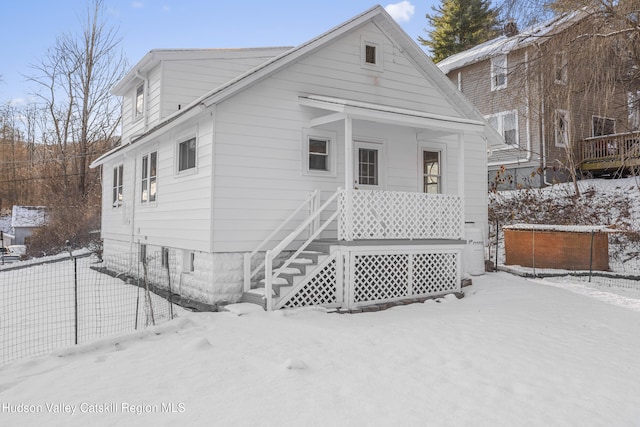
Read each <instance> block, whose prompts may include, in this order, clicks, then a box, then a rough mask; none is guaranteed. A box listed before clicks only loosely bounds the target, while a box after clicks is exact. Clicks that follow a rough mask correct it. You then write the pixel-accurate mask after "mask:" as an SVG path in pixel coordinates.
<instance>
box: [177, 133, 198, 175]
mask: <svg viewBox="0 0 640 427" xmlns="http://www.w3.org/2000/svg"><path fill="white" fill-rule="evenodd" d="M196 148H197V144H196V138H195V136H194V137H193V138H189V139H187V140H186V141H182V142H181V143H179V144H178V172H182V171H186V170H189V169H194V168H195V167H196Z"/></svg>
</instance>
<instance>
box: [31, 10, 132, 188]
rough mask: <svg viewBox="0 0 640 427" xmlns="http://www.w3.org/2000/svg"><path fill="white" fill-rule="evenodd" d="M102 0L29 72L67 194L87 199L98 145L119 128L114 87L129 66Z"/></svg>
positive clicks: (45, 135)
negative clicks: (77, 29) (105, 16)
mask: <svg viewBox="0 0 640 427" xmlns="http://www.w3.org/2000/svg"><path fill="white" fill-rule="evenodd" d="M103 11H104V7H103V1H102V0H92V2H91V3H90V4H89V5H88V7H87V11H86V15H85V16H84V18H83V19H81V24H82V32H81V33H80V34H77V35H76V34H63V35H61V36H59V37H58V38H57V40H56V43H55V45H54V46H52V47H51V48H50V49H49V51H48V52H47V54H46V55H45V56H44V58H43V59H42V60H41V61H40V62H39V63H38V64H35V65H33V66H32V68H33V69H34V70H35V71H36V73H37V74H35V75H32V76H28V78H29V79H30V80H31V81H32V82H33V83H35V84H36V86H37V87H38V88H39V89H40V90H39V91H37V92H36V93H35V95H36V96H37V98H38V100H39V104H40V105H41V107H42V109H43V110H42V111H43V112H44V114H45V118H46V119H45V120H46V122H45V123H44V127H45V131H44V132H42V139H43V140H42V142H43V143H45V144H47V145H48V146H50V147H51V149H52V150H51V151H52V154H53V155H54V157H55V159H56V161H57V164H58V168H59V173H60V175H61V176H62V177H63V180H62V185H63V187H64V190H65V193H67V194H69V195H75V196H78V197H79V199H81V200H84V199H86V197H87V196H88V194H89V193H90V191H91V190H92V188H91V187H92V185H93V184H94V182H93V181H92V179H91V178H90V177H89V173H90V172H89V164H90V161H91V160H92V159H93V158H95V157H96V156H97V155H98V154H100V153H99V152H97V151H96V148H97V147H98V146H100V145H102V143H103V142H104V141H109V140H111V139H112V138H113V137H114V135H115V133H116V132H117V131H118V129H119V124H120V105H119V103H118V100H117V99H116V98H115V97H112V96H111V95H110V93H109V90H110V89H111V87H113V85H115V83H116V82H117V81H118V80H120V79H121V78H122V76H123V75H124V73H125V71H126V67H127V64H126V60H125V57H124V55H123V53H122V51H121V49H120V48H119V44H120V40H119V39H118V37H117V31H116V29H114V28H112V27H108V26H107V25H106V22H105V21H104V20H103V18H102V14H103Z"/></svg>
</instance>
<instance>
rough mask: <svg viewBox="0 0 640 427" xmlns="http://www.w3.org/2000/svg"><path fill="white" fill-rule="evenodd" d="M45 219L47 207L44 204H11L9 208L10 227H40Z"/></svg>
mask: <svg viewBox="0 0 640 427" xmlns="http://www.w3.org/2000/svg"><path fill="white" fill-rule="evenodd" d="M46 219H47V208H46V207H44V206H13V209H12V210H11V227H12V228H16V227H42V226H43V225H44V224H45V222H46Z"/></svg>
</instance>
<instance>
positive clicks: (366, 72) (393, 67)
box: [92, 6, 502, 310]
mask: <svg viewBox="0 0 640 427" xmlns="http://www.w3.org/2000/svg"><path fill="white" fill-rule="evenodd" d="M113 93H114V94H116V95H118V96H121V97H122V100H123V110H122V115H123V129H122V142H121V145H119V146H117V147H115V148H114V149H112V150H111V151H109V152H108V153H106V154H104V155H103V156H101V157H100V158H98V159H97V160H95V161H94V162H93V164H92V166H93V167H101V168H102V173H103V182H104V183H105V185H104V189H103V195H102V197H103V207H102V238H103V241H104V255H105V260H108V259H109V255H110V254H117V253H132V254H136V253H141V254H143V255H148V254H149V253H151V252H153V251H159V250H162V251H163V252H170V253H171V254H173V255H174V257H173V258H174V259H175V263H172V265H171V269H172V270H175V272H176V277H178V279H177V280H174V283H173V292H175V293H179V294H180V295H182V296H184V297H188V298H192V299H194V300H198V301H202V302H206V303H209V304H214V305H223V304H226V303H232V302H238V301H248V302H255V303H258V304H261V305H263V306H264V307H265V308H266V309H268V310H271V309H278V308H283V307H299V306H309V305H320V306H325V307H346V308H354V307H359V306H363V305H367V304H372V303H379V302H385V301H396V300H402V299H405V298H412V297H416V296H418V297H419V296H428V295H442V294H446V293H451V292H456V291H458V290H460V283H461V279H462V276H463V274H464V271H463V270H464V267H463V264H464V263H465V261H466V260H465V259H464V255H463V253H464V249H465V244H466V240H465V238H466V237H468V236H469V235H471V234H473V235H475V236H479V237H476V239H480V240H481V239H482V238H483V237H482V236H483V235H484V234H485V233H486V230H485V228H486V223H487V194H486V182H485V179H486V174H487V169H486V158H487V151H488V150H489V149H492V148H495V147H500V146H501V145H502V141H501V138H500V135H499V134H498V133H497V132H496V131H495V130H494V129H493V128H492V127H491V126H490V125H489V124H488V123H487V122H486V120H485V119H484V118H483V117H482V115H481V114H480V113H479V112H478V111H477V110H476V109H475V107H473V105H472V104H471V103H470V102H468V101H467V100H466V99H465V98H464V97H463V96H462V95H461V94H460V92H458V91H457V90H456V88H455V86H454V85H452V84H451V82H450V81H449V80H448V79H447V78H446V76H444V74H442V73H441V72H440V70H438V68H437V67H436V66H435V65H434V64H433V63H432V62H431V61H430V59H429V58H428V57H427V55H426V54H425V53H424V52H423V51H422V50H421V48H420V47H419V46H417V45H416V43H415V42H413V41H412V40H411V38H410V37H409V36H408V35H407V34H406V33H404V32H403V30H402V29H401V28H400V27H399V25H398V24H397V23H396V22H395V21H394V20H393V19H392V18H391V17H390V16H389V15H388V14H387V12H386V11H385V10H384V9H383V8H382V7H380V6H376V7H373V8H372V9H369V10H367V11H365V12H363V13H362V14H359V15H357V16H355V17H353V18H352V19H350V20H348V21H347V22H345V23H343V24H340V25H338V26H337V27H335V28H333V29H331V30H329V31H327V32H326V33H324V34H321V35H320V36H318V37H316V38H314V39H312V40H310V41H308V42H306V43H304V44H302V45H300V46H297V47H293V48H280V47H277V48H256V49H210V50H205V49H203V50H200V49H196V50H189V49H185V50H152V51H150V52H149V53H148V54H147V55H146V56H145V57H144V58H142V60H141V61H140V62H138V64H136V65H135V67H134V68H133V69H132V70H131V71H130V72H129V73H128V74H127V75H126V76H125V77H124V78H123V79H122V81H120V82H119V83H118V84H117V85H116V87H115V88H114V89H113ZM131 262H132V263H138V262H140V257H138V256H135V255H132V257H131Z"/></svg>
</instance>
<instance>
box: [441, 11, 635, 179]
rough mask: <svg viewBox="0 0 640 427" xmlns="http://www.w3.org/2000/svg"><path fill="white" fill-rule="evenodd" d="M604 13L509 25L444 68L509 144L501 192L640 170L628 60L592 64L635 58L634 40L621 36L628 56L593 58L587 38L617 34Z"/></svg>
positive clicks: (492, 163)
mask: <svg viewBox="0 0 640 427" xmlns="http://www.w3.org/2000/svg"><path fill="white" fill-rule="evenodd" d="M600 15H601V14H600V13H599V11H592V10H588V9H582V10H578V11H575V12H573V13H566V14H562V15H559V16H556V17H555V18H553V19H551V20H550V21H548V22H544V23H542V24H538V25H535V26H533V27H530V28H527V29H524V30H523V31H518V30H517V28H516V27H515V25H513V23H509V25H507V26H505V31H504V33H503V35H501V36H500V37H497V38H495V39H493V40H490V41H487V42H485V43H483V44H480V45H478V46H476V47H474V48H471V49H469V50H466V51H464V52H460V53H458V54H455V55H452V56H450V57H448V58H446V59H444V60H443V61H441V62H439V63H438V64H437V65H438V67H439V68H440V69H441V70H442V71H443V72H444V73H445V74H446V75H447V77H449V79H450V80H451V82H452V83H454V84H455V85H456V86H457V87H458V89H459V90H460V91H461V92H462V93H464V95H465V96H466V97H467V98H468V99H469V100H470V101H471V102H472V103H473V104H474V105H475V106H476V107H477V108H478V109H479V110H480V111H481V112H482V114H483V115H484V116H485V117H486V119H487V120H488V121H489V122H490V123H491V124H492V125H493V126H494V127H495V129H496V130H498V132H500V133H501V134H502V136H503V139H504V142H505V144H504V146H503V147H501V148H499V149H496V150H493V151H492V152H491V153H490V155H489V159H488V169H489V177H488V178H489V183H490V184H495V185H496V188H501V189H510V188H518V187H520V186H525V187H526V186H543V185H546V184H552V183H554V182H562V181H566V180H568V179H571V177H572V174H573V173H575V174H577V176H578V177H588V176H602V175H614V174H622V173H625V172H629V171H630V170H632V169H633V168H635V167H637V166H638V165H640V133H639V131H640V87H638V85H637V82H636V83H635V84H634V82H633V81H632V80H630V79H629V75H630V74H629V73H628V71H629V69H628V68H625V67H624V66H620V64H619V63H620V61H617V62H616V61H615V60H613V59H611V60H607V58H603V59H602V60H601V61H598V65H597V64H596V61H595V60H594V59H593V56H591V55H594V54H598V55H601V56H607V57H611V58H613V57H616V56H617V57H624V56H625V55H627V54H631V52H629V51H628V50H627V49H628V48H629V46H630V45H629V44H627V42H628V40H627V37H629V36H628V33H627V32H622V31H619V35H616V37H617V36H620V37H622V40H621V43H619V44H618V45H619V46H620V51H619V52H616V51H613V50H608V49H607V50H606V51H604V50H602V51H599V52H598V51H596V50H594V49H595V48H594V46H593V44H592V43H593V40H594V37H590V36H587V35H589V34H592V33H594V32H595V33H599V34H600V33H601V35H603V34H607V33H612V34H614V35H615V34H617V33H618V32H616V28H615V25H614V24H613V23H609V22H604V23H603V22H601V21H600V20H601V18H600ZM612 37H613V36H612ZM623 42H624V43H623ZM631 46H633V45H631ZM631 48H632V49H633V47H631ZM636 49H637V45H636Z"/></svg>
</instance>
